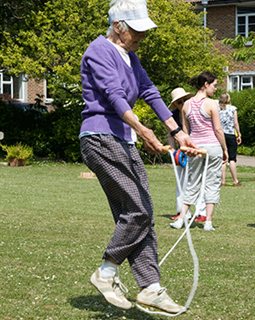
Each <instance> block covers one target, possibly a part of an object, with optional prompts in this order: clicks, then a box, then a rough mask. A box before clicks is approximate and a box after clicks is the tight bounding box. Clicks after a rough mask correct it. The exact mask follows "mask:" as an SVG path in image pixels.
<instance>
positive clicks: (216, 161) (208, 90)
mask: <svg viewBox="0 0 255 320" xmlns="http://www.w3.org/2000/svg"><path fill="white" fill-rule="evenodd" d="M191 84H192V85H193V86H195V87H196V89H197V90H198V91H197V93H196V95H195V96H194V97H192V98H190V99H189V100H187V101H186V102H185V104H184V106H183V110H182V119H183V130H184V131H185V132H186V133H190V137H191V139H192V141H193V142H194V144H196V145H197V147H199V148H204V149H206V150H207V152H208V155H209V162H208V169H207V176H206V183H205V195H204V197H205V203H206V215H207V217H206V222H205V224H204V230H205V231H213V230H215V229H214V228H213V225H212V217H213V212H214V206H215V204H217V203H219V200H220V185H221V168H222V163H223V161H224V162H226V161H227V159H228V154H227V147H226V143H225V137H224V133H223V130H222V128H221V123H220V116H219V110H218V106H217V103H216V101H215V100H213V99H211V98H210V97H212V96H213V94H214V93H215V91H216V90H217V89H216V85H217V79H216V77H215V76H214V75H213V74H212V73H210V72H208V71H205V72H203V73H201V74H200V75H199V76H197V77H194V78H192V79H191ZM204 165H205V159H204V158H199V157H195V158H190V159H189V177H188V184H187V187H186V190H185V192H184V197H183V207H182V212H181V215H180V218H179V219H178V220H177V221H175V222H174V223H171V224H170V225H171V226H172V227H173V228H176V229H180V228H182V226H183V222H184V216H185V214H186V213H187V211H188V209H189V208H190V206H191V205H195V204H196V202H197V200H198V197H199V194H200V189H201V183H202V174H203V171H204Z"/></svg>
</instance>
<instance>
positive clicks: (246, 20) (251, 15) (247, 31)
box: [236, 8, 255, 38]
mask: <svg viewBox="0 0 255 320" xmlns="http://www.w3.org/2000/svg"><path fill="white" fill-rule="evenodd" d="M239 17H244V18H245V35H243V36H244V37H245V38H247V37H248V36H249V17H255V13H238V8H236V36H237V35H238V34H239V33H238V18H239Z"/></svg>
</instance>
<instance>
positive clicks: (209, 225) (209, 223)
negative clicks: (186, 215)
mask: <svg viewBox="0 0 255 320" xmlns="http://www.w3.org/2000/svg"><path fill="white" fill-rule="evenodd" d="M204 230H205V231H214V230H215V228H214V227H213V226H212V221H206V222H205V224H204Z"/></svg>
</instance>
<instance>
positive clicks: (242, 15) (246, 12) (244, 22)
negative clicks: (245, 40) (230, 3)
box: [236, 7, 255, 37]
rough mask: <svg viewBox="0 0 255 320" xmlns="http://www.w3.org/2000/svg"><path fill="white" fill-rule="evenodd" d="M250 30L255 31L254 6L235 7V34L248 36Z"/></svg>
mask: <svg viewBox="0 0 255 320" xmlns="http://www.w3.org/2000/svg"><path fill="white" fill-rule="evenodd" d="M251 31H254V32H255V7H250V8H247V7H239V8H237V27H236V34H240V35H241V36H244V37H248V36H249V33H250V32H251Z"/></svg>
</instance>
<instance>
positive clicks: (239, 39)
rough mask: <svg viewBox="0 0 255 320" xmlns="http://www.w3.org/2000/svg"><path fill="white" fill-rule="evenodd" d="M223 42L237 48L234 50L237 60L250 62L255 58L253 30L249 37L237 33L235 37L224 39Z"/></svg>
mask: <svg viewBox="0 0 255 320" xmlns="http://www.w3.org/2000/svg"><path fill="white" fill-rule="evenodd" d="M223 43H225V44H229V45H231V46H232V47H233V48H234V49H235V51H234V52H233V57H234V59H235V60H240V61H246V62H250V61H252V60H254V59H255V47H254V44H255V32H251V33H250V35H249V37H247V38H246V37H243V36H241V35H237V36H236V37H235V38H234V39H232V38H227V39H224V40H223Z"/></svg>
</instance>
